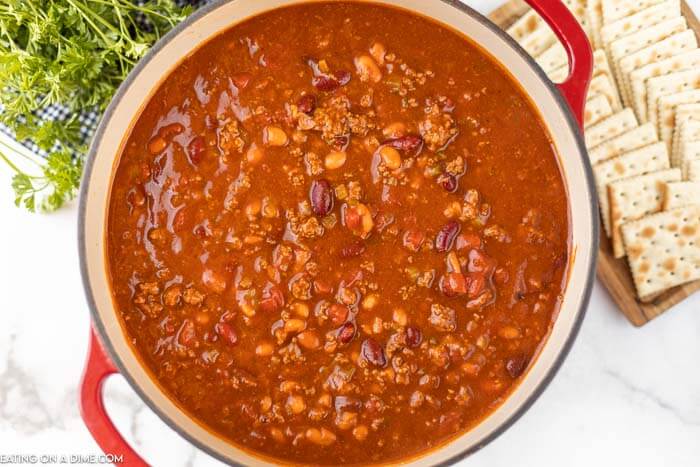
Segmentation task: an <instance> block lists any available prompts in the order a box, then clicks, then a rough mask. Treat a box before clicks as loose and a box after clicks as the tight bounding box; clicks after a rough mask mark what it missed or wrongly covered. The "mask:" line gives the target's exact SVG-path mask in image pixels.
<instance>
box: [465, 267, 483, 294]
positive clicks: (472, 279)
mask: <svg viewBox="0 0 700 467" xmlns="http://www.w3.org/2000/svg"><path fill="white" fill-rule="evenodd" d="M467 279H468V282H469V289H468V290H467V295H468V296H469V298H476V297H478V296H479V295H481V293H482V292H483V291H484V288H486V278H485V277H484V274H483V273H479V272H470V273H469V274H468V275H467Z"/></svg>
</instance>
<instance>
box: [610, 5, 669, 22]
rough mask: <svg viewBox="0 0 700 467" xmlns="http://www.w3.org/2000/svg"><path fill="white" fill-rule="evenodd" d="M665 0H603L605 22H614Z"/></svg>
mask: <svg viewBox="0 0 700 467" xmlns="http://www.w3.org/2000/svg"><path fill="white" fill-rule="evenodd" d="M662 1H663V0H601V17H602V20H603V24H608V23H612V22H614V21H616V20H618V19H620V18H624V17H625V16H630V15H633V14H635V13H637V12H638V11H641V10H644V9H646V8H649V7H652V6H654V5H656V4H657V3H661V2H662Z"/></svg>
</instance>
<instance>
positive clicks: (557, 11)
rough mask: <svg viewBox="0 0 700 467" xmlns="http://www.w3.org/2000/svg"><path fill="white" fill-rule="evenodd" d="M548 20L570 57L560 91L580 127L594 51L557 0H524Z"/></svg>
mask: <svg viewBox="0 0 700 467" xmlns="http://www.w3.org/2000/svg"><path fill="white" fill-rule="evenodd" d="M526 2H527V3H529V4H530V6H531V7H532V8H533V9H534V10H535V11H536V12H537V13H538V14H539V15H540V16H542V18H543V19H544V20H545V21H546V22H547V24H548V25H549V27H551V28H552V31H554V33H555V34H556V35H557V37H558V38H559V40H560V41H561V43H562V45H563V46H564V49H565V50H566V55H567V56H568V58H569V76H568V77H567V78H566V81H564V82H563V83H561V84H558V85H557V87H559V91H560V92H561V93H562V95H563V96H564V98H565V99H566V100H567V102H568V103H569V107H570V108H571V112H572V113H573V114H574V116H575V117H576V120H577V122H578V124H579V127H580V128H581V130H582V131H583V121H584V110H585V106H586V94H587V93H588V85H589V83H590V81H591V74H592V72H593V51H592V50H591V44H590V42H588V37H587V36H586V33H585V32H584V31H583V28H582V27H581V25H580V24H579V23H578V21H577V20H576V18H575V17H574V15H573V14H571V11H569V9H568V8H567V7H566V6H565V5H564V3H562V2H561V1H559V0H526Z"/></svg>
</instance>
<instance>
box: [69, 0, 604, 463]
mask: <svg viewBox="0 0 700 467" xmlns="http://www.w3.org/2000/svg"><path fill="white" fill-rule="evenodd" d="M303 1H308V0H236V1H231V2H228V3H226V4H223V5H221V6H219V7H218V8H215V9H212V10H210V11H208V12H207V13H206V14H204V15H203V16H201V17H199V18H198V19H197V20H196V21H194V22H193V23H192V24H189V25H188V26H187V27H186V28H185V29H183V30H181V31H180V33H179V34H178V35H176V36H175V37H172V38H171V40H170V41H169V42H167V43H166V44H165V45H164V46H162V48H161V49H160V50H159V51H158V52H157V53H156V54H155V55H154V56H152V57H151V59H150V61H147V63H145V66H143V67H142V68H141V69H140V70H139V71H138V73H137V74H136V76H133V77H132V79H131V81H130V82H129V83H128V85H127V86H126V88H124V89H122V92H121V96H120V98H118V99H117V100H116V101H115V104H113V107H112V109H111V110H112V112H111V114H109V115H107V116H106V117H105V118H106V120H105V122H103V125H105V126H104V131H103V133H102V134H101V138H98V139H97V140H96V143H95V144H96V146H95V147H94V148H93V157H94V159H93V161H92V166H91V167H90V169H91V170H90V172H89V173H88V174H87V176H86V179H85V180H86V182H87V183H89V185H88V188H87V191H86V192H85V193H84V194H83V199H82V203H83V204H82V207H83V209H84V222H83V230H82V231H81V232H80V234H81V235H82V236H83V242H84V246H83V250H82V251H81V253H82V254H83V255H84V261H85V264H84V268H85V272H86V275H87V279H88V281H87V283H88V287H89V288H90V290H89V291H88V292H89V293H91V295H92V297H93V300H94V306H95V308H96V310H95V312H96V317H97V322H98V328H101V331H102V336H101V337H102V338H103V340H107V341H108V342H107V344H108V347H109V348H111V350H112V351H113V353H114V354H115V355H116V356H117V358H116V360H118V363H119V364H120V366H121V368H122V369H123V370H125V373H127V377H128V378H129V379H130V380H131V381H132V383H134V384H135V386H137V387H138V388H139V391H140V393H141V395H142V397H144V399H146V400H147V401H148V402H149V403H150V404H151V406H152V407H153V408H154V409H155V410H156V411H158V412H159V413H160V415H161V416H162V417H163V418H165V419H166V420H167V421H168V422H169V423H170V424H171V426H173V427H176V429H177V430H178V431H180V432H181V433H182V434H184V435H186V436H187V437H189V438H190V440H192V441H194V442H196V443H197V444H199V445H200V446H205V447H207V448H208V450H210V452H212V453H213V454H215V455H217V456H219V457H221V458H222V459H228V460H229V462H237V463H242V464H246V465H265V464H266V461H265V460H263V459H260V458H257V457H253V456H251V454H250V453H247V452H245V451H242V450H240V449H237V448H236V447H234V446H232V445H231V444H229V443H227V442H226V441H224V440H222V439H220V438H219V437H217V436H216V435H214V434H212V433H210V432H209V431H207V430H206V429H204V428H203V427H201V426H200V425H198V424H197V423H195V422H194V421H192V420H191V419H190V418H189V417H188V416H187V415H186V414H185V413H184V412H183V411H181V410H180V409H179V408H178V407H177V406H176V405H175V404H174V403H173V402H172V401H171V400H170V399H168V398H167V397H166V396H165V395H164V394H163V392H162V391H161V390H160V389H159V387H158V385H157V384H156V383H155V382H154V381H153V380H152V379H151V377H150V376H149V374H148V373H147V372H146V370H145V369H144V368H143V367H142V366H141V364H140V362H139V360H138V359H137V358H136V356H135V355H134V353H133V352H132V348H131V347H130V345H129V343H128V342H127V339H126V337H125V335H124V333H123V331H122V327H121V325H120V322H119V320H118V317H117V314H116V311H115V308H114V306H113V303H112V299H111V293H110V286H109V282H108V276H107V272H106V269H107V268H106V263H105V244H104V242H105V226H106V214H107V212H108V199H109V193H110V185H111V183H112V176H113V172H114V169H115V167H116V165H117V162H118V157H119V153H120V151H121V145H122V140H123V138H124V136H125V135H127V134H128V132H129V130H130V126H131V125H132V124H133V121H134V119H135V116H136V115H138V113H139V112H140V111H141V108H142V106H143V103H144V102H145V101H147V100H148V98H149V96H150V95H151V93H152V92H153V91H154V89H155V88H157V86H158V84H159V83H160V81H161V79H162V78H163V76H164V73H166V72H170V71H171V70H172V69H173V68H174V67H175V66H176V65H177V64H178V63H179V62H180V61H181V60H182V58H183V57H185V56H187V55H189V54H191V53H192V52H194V51H195V50H196V49H197V48H198V47H199V46H200V45H202V44H203V43H204V42H206V41H207V40H208V39H209V38H211V37H213V36H215V35H217V34H219V33H220V32H222V31H224V30H226V29H227V28H229V27H230V26H232V25H233V24H235V23H236V22H240V21H242V20H244V19H246V18H249V17H251V16H253V15H256V14H258V13H261V12H263V11H267V10H270V9H273V8H276V7H279V6H283V5H290V4H295V3H302V2H303ZM375 3H383V4H388V5H395V6H398V7H403V8H406V9H409V10H413V11H415V12H418V13H421V14H423V15H425V16H429V17H432V18H434V19H435V20H437V21H439V22H441V23H444V24H447V25H449V26H451V27H452V28H453V29H456V30H459V31H462V32H463V33H464V34H465V35H466V36H467V37H469V38H470V39H471V40H472V41H474V42H476V43H477V44H480V45H481V47H482V48H483V49H484V50H486V51H487V53H489V54H491V55H492V56H493V57H495V59H496V60H497V61H499V62H500V63H501V64H502V66H503V68H504V69H506V70H509V71H510V73H512V75H513V76H515V77H517V81H519V82H520V84H521V86H522V87H523V89H525V90H526V91H527V93H528V94H529V96H530V98H531V99H532V101H533V102H534V103H535V105H536V106H537V107H538V108H539V109H540V112H541V115H542V117H543V119H544V121H545V122H546V125H547V126H548V128H549V132H550V134H551V135H552V139H553V141H554V144H555V145H556V148H557V152H558V154H559V155H560V159H561V166H562V168H563V171H564V174H565V178H566V184H567V189H568V193H569V202H570V206H572V208H571V209H570V212H571V217H572V229H573V243H572V245H573V256H574V261H573V263H572V267H571V270H570V276H569V277H570V279H569V284H568V287H567V289H566V294H565V297H564V301H563V305H562V308H561V311H560V314H559V317H558V318H557V320H556V323H555V325H554V327H553V329H552V332H551V335H550V337H549V339H548V341H547V343H546V345H545V346H544V348H543V350H542V352H541V354H540V356H539V358H538V359H537V360H536V362H535V364H534V365H533V366H532V368H531V369H530V371H529V373H528V374H527V376H526V378H525V379H524V381H523V382H522V383H521V384H520V385H519V386H518V387H517V389H516V390H515V391H514V393H513V394H512V395H511V397H509V398H508V399H507V400H506V401H505V403H504V404H503V405H502V406H501V407H500V408H499V409H497V410H496V411H495V412H494V413H493V414H492V415H491V416H490V417H488V418H487V419H486V420H485V421H483V422H482V423H481V424H480V425H478V426H477V427H476V428H475V429H473V430H471V431H469V432H468V433H466V434H464V435H462V436H461V437H459V438H457V439H455V440H454V441H453V442H451V443H449V444H447V445H446V446H444V447H443V448H441V449H438V450H434V451H432V452H429V453H428V454H427V455H425V456H423V457H421V458H419V459H414V460H411V461H410V463H415V464H416V465H418V464H420V465H426V464H436V463H440V462H445V461H449V460H450V459H452V458H454V457H455V456H459V455H460V454H461V453H464V452H465V451H472V450H474V449H476V448H478V447H479V446H480V445H482V444H484V443H485V442H486V441H487V439H488V438H489V437H490V436H492V435H493V433H494V432H496V431H498V430H499V428H501V427H502V426H503V425H506V424H508V421H509V419H510V418H511V417H512V416H513V415H514V414H515V413H516V412H518V411H519V410H520V409H522V408H523V406H526V405H528V403H529V400H530V399H532V398H533V397H534V395H536V394H538V393H539V392H540V391H541V390H542V385H543V383H544V382H545V381H546V380H547V379H548V377H549V376H550V372H551V370H552V368H553V367H555V366H556V365H557V364H558V358H559V356H560V354H561V352H562V349H563V348H564V347H565V346H566V345H567V341H568V338H569V337H570V335H571V334H572V332H574V330H575V327H576V324H577V317H578V315H579V314H580V313H581V312H582V310H581V305H582V303H583V302H585V297H586V287H587V284H588V282H589V272H590V270H591V268H592V267H593V266H592V259H591V258H592V257H593V255H592V253H593V251H592V249H593V248H594V245H595V242H594V238H593V234H594V233H595V228H594V227H593V226H594V225H595V213H594V212H593V204H592V202H591V198H590V197H591V190H590V187H589V185H588V184H589V178H588V176H587V171H586V168H585V166H584V163H583V162H582V161H583V157H582V154H581V152H580V151H581V149H580V146H579V145H578V143H577V138H576V135H575V133H574V130H573V129H572V127H571V125H570V123H569V122H570V120H568V117H567V115H566V111H565V110H564V109H563V108H562V105H561V101H560V100H559V99H558V96H556V95H555V94H554V93H553V92H552V89H551V88H550V87H548V86H547V85H546V84H545V83H544V81H543V79H542V78H541V77H540V75H538V73H537V72H535V71H534V69H533V67H532V66H531V65H530V64H528V62H527V61H526V59H524V58H523V57H522V56H521V55H520V54H519V53H518V52H517V51H516V50H515V49H514V48H513V47H512V46H511V44H510V43H509V42H507V41H506V40H504V39H503V38H502V37H500V36H499V35H498V34H497V33H495V32H494V31H493V30H491V29H489V27H487V26H485V25H484V24H482V23H481V22H480V21H479V20H478V19H477V18H475V17H472V16H470V15H469V14H466V13H464V12H463V11H460V10H459V9H458V8H456V7H455V6H452V5H450V4H448V3H446V2H442V1H437V0H435V1H425V0H375Z"/></svg>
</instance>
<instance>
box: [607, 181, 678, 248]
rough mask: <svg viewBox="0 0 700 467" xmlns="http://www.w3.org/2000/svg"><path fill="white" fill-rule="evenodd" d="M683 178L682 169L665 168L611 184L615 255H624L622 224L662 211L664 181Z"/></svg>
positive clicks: (609, 192) (609, 195)
mask: <svg viewBox="0 0 700 467" xmlns="http://www.w3.org/2000/svg"><path fill="white" fill-rule="evenodd" d="M680 180H681V171H680V170H679V169H666V170H660V171H658V172H652V173H649V174H646V175H638V176H635V177H630V178H626V179H624V180H617V181H615V182H612V183H610V184H609V185H608V197H609V198H610V199H609V201H610V222H611V230H612V244H613V253H614V254H615V258H622V257H623V256H624V255H625V250H624V244H623V242H622V236H621V234H620V226H621V225H622V224H625V223H627V222H630V221H633V220H636V219H639V218H641V217H644V216H646V215H649V214H652V213H655V212H658V211H661V208H662V207H663V199H664V198H663V196H664V191H663V190H664V185H665V183H667V182H678V181H680Z"/></svg>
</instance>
